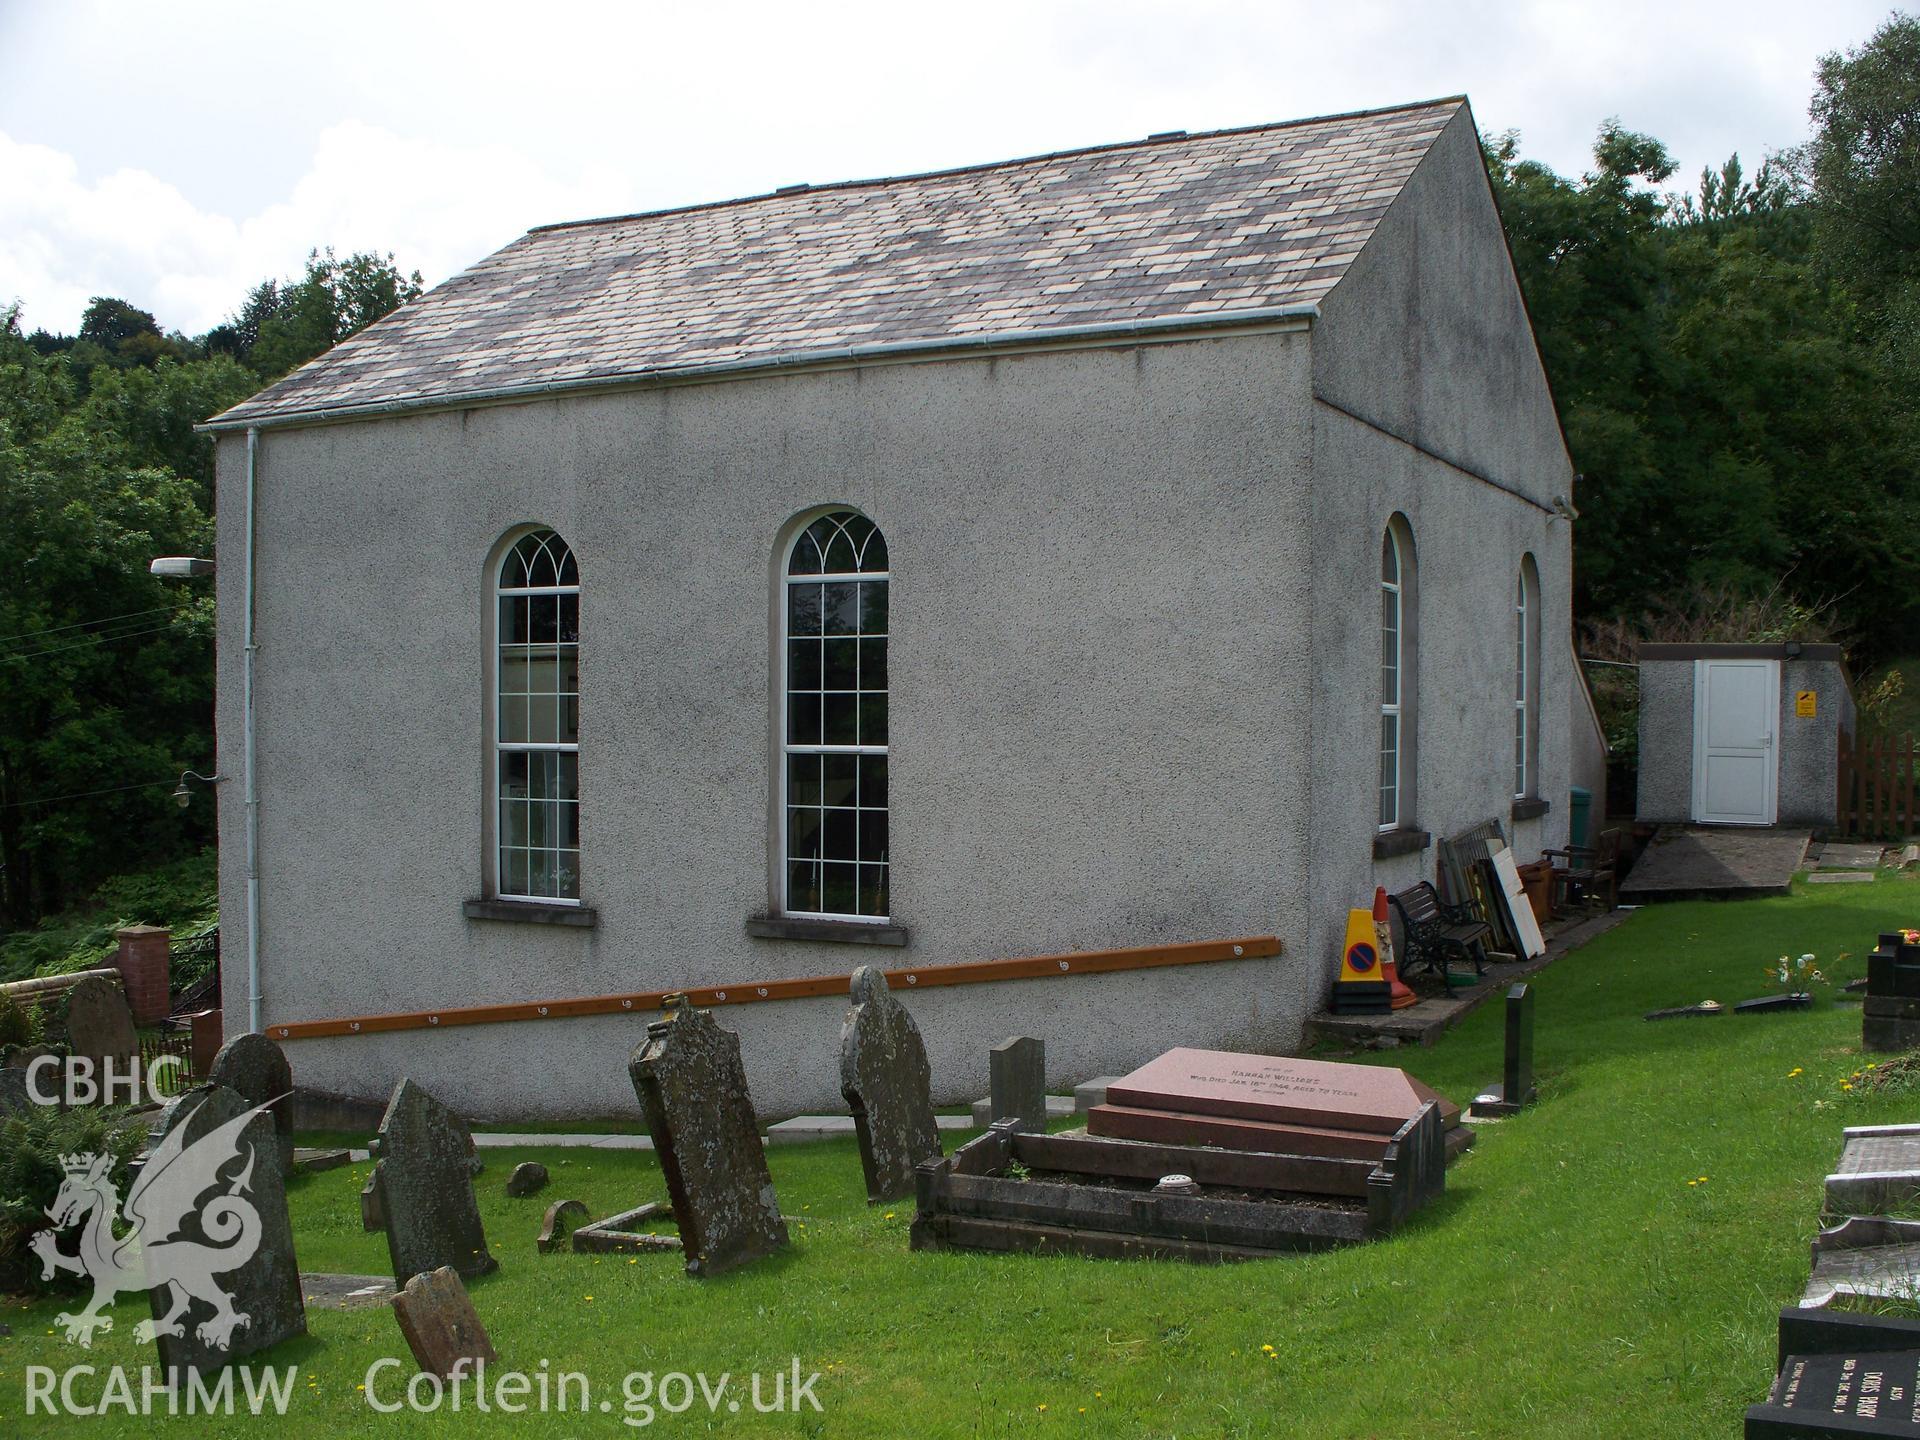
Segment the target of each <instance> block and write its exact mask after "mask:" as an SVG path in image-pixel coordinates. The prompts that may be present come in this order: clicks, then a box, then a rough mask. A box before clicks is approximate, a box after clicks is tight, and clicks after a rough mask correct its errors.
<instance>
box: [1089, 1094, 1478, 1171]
mask: <svg viewBox="0 0 1920 1440" xmlns="http://www.w3.org/2000/svg"><path fill="white" fill-rule="evenodd" d="M1087 1133H1088V1134H1089V1135H1099V1136H1104V1137H1106V1138H1107V1139H1112V1140H1148V1141H1152V1142H1154V1143H1156V1144H1161V1145H1211V1146H1217V1147H1219V1148H1220V1149H1223V1150H1254V1151H1261V1152H1264V1153H1269V1154H1275V1155H1317V1156H1324V1157H1326V1158H1328V1159H1335V1160H1379V1159H1381V1158H1382V1157H1383V1156H1385V1154H1386V1153H1387V1146H1388V1145H1390V1144H1392V1143H1393V1137H1392V1136H1390V1135H1383V1134H1381V1133H1380V1132H1378V1131H1372V1130H1341V1129H1337V1128H1334V1127H1332V1126H1326V1125H1282V1124H1278V1123H1275V1122H1273V1121H1270V1120H1240V1119H1235V1118H1233V1117H1231V1116H1225V1115H1191V1114H1183V1113H1181V1112H1180V1111H1177V1110H1141V1109H1137V1108H1135V1107H1134V1106H1131V1105H1111V1104H1109V1105H1095V1106H1094V1107H1093V1108H1092V1109H1090V1110H1089V1111H1087ZM1445 1134H1446V1145H1447V1159H1448V1161H1449V1162H1452V1161H1453V1160H1455V1159H1457V1158H1459V1156H1460V1154H1461V1152H1462V1151H1464V1150H1466V1149H1467V1148H1468V1147H1470V1146H1471V1145H1472V1144H1473V1141H1474V1133H1473V1131H1471V1130H1469V1129H1468V1128H1467V1127H1466V1126H1464V1125H1454V1126H1452V1127H1450V1128H1448V1129H1447V1130H1446V1132H1445Z"/></svg>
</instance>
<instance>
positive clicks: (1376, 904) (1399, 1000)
mask: <svg viewBox="0 0 1920 1440" xmlns="http://www.w3.org/2000/svg"><path fill="white" fill-rule="evenodd" d="M1373 928H1374V931H1375V933H1376V934H1378V936H1379V937H1380V944H1379V948H1380V973H1381V974H1382V975H1384V976H1386V978H1387V983H1388V985H1389V986H1391V987H1392V989H1391V993H1392V995H1393V1001H1392V1005H1393V1008H1394V1009H1395V1010H1404V1009H1406V1008H1407V1006H1409V1005H1417V1004H1419V1003H1420V997H1419V996H1418V995H1416V994H1414V993H1413V991H1411V990H1409V989H1408V988H1407V986H1406V984H1405V982H1403V981H1402V980H1401V979H1400V967H1399V965H1398V964H1396V963H1395V962H1394V958H1393V924H1392V922H1391V921H1389V920H1388V919H1387V887H1386V886H1384V885H1376V886H1374V887H1373Z"/></svg>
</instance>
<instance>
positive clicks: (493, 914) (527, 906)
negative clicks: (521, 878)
mask: <svg viewBox="0 0 1920 1440" xmlns="http://www.w3.org/2000/svg"><path fill="white" fill-rule="evenodd" d="M460 912H461V914H463V915H465V916H466V917H467V919H469V920H508V921H514V922H517V923H519V924H522V925H571V926H573V927H575V928H576V929H581V930H591V929H593V928H594V927H595V926H596V925H598V924H599V923H600V912H599V911H598V910H595V909H594V908H593V907H592V906H590V905H542V904H540V903H539V902H538V901H535V900H489V899H486V898H485V897H482V898H480V899H477V900H468V901H466V902H464V903H463V904H462V905H461V906H460Z"/></svg>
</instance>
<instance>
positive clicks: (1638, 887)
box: [1620, 825, 1813, 904]
mask: <svg viewBox="0 0 1920 1440" xmlns="http://www.w3.org/2000/svg"><path fill="white" fill-rule="evenodd" d="M1812 838H1813V836H1812V832H1811V831H1807V830H1793V829H1785V828H1764V829H1763V828H1758V827H1749V826H1738V825H1721V826H1709V825H1662V826H1661V827H1660V828H1659V830H1658V831H1656V832H1655V833H1654V837H1653V842H1652V843H1651V844H1650V845H1648V846H1647V848H1646V849H1645V850H1644V851H1643V852H1641V855H1640V859H1639V862H1638V863H1637V864H1635V865H1634V867H1633V869H1632V870H1630V871H1628V872H1627V876H1626V878H1625V879H1624V880H1622V881H1621V882H1620V898H1621V900H1622V901H1624V902H1626V903H1629V904H1644V903H1646V902H1648V901H1651V900H1703V899H1726V900H1735V899H1750V898H1752V897H1754V896H1760V895H1785V894H1786V893H1787V892H1788V889H1789V888H1790V882H1791V881H1792V880H1793V872H1794V871H1796V870H1798V869H1799V868H1800V866H1801V864H1802V863H1803V862H1804V861H1805V859H1806V855H1807V844H1808V842H1809V841H1810V840H1811V839H1812Z"/></svg>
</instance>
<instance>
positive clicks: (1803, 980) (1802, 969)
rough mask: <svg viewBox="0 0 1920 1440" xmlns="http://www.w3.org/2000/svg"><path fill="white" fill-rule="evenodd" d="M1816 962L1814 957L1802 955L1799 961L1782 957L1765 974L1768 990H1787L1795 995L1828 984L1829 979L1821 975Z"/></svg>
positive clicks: (1785, 956) (1789, 957)
mask: <svg viewBox="0 0 1920 1440" xmlns="http://www.w3.org/2000/svg"><path fill="white" fill-rule="evenodd" d="M1814 962H1815V957H1814V956H1812V955H1802V956H1800V957H1798V958H1797V959H1796V958H1794V957H1791V956H1787V955H1782V956H1781V957H1780V958H1779V959H1778V960H1776V961H1774V962H1773V964H1771V965H1769V966H1768V967H1767V968H1766V971H1765V972H1764V973H1765V974H1766V977H1767V988H1768V989H1771V990H1785V991H1787V992H1788V993H1789V994H1793V993H1796V992H1798V991H1802V990H1805V989H1806V988H1807V986H1809V985H1824V984H1826V983H1827V977H1826V976H1825V975H1824V974H1822V973H1821V971H1820V968H1819V966H1818V965H1816V964H1815V963H1814Z"/></svg>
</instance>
